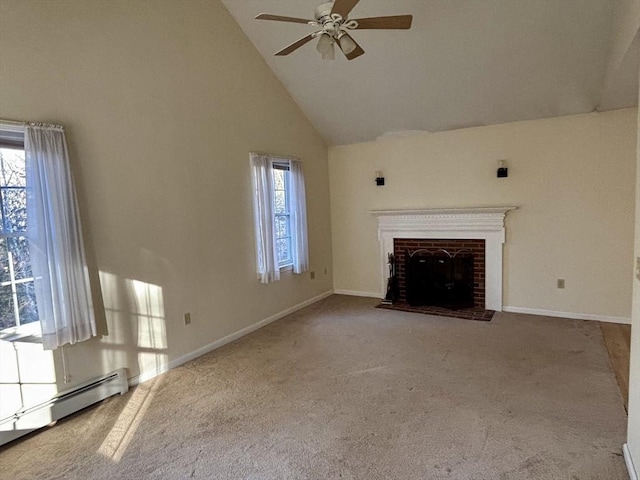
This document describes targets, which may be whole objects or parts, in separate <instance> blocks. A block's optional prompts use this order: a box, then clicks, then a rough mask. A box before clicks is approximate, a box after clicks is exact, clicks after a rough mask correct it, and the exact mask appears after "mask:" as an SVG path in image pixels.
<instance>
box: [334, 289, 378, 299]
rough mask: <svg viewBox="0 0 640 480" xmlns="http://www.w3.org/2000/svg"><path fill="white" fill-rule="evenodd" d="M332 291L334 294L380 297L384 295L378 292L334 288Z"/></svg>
mask: <svg viewBox="0 0 640 480" xmlns="http://www.w3.org/2000/svg"><path fill="white" fill-rule="evenodd" d="M333 293H335V294H336V295H351V296H352V297H370V298H380V299H382V297H384V295H380V293H373V292H359V291H357V290H334V291H333Z"/></svg>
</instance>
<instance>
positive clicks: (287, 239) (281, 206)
mask: <svg viewBox="0 0 640 480" xmlns="http://www.w3.org/2000/svg"><path fill="white" fill-rule="evenodd" d="M272 173H273V205H274V220H275V229H276V250H277V252H278V265H279V266H280V268H282V267H287V266H290V265H291V264H292V260H291V214H290V213H289V205H290V203H291V202H290V200H289V190H290V185H289V184H290V180H289V164H288V163H274V164H273V170H272Z"/></svg>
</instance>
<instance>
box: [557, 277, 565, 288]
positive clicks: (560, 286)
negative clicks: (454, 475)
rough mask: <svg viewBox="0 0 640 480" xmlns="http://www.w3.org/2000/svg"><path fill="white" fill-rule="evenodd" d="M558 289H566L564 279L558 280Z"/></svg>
mask: <svg viewBox="0 0 640 480" xmlns="http://www.w3.org/2000/svg"><path fill="white" fill-rule="evenodd" d="M558 288H564V278H559V279H558Z"/></svg>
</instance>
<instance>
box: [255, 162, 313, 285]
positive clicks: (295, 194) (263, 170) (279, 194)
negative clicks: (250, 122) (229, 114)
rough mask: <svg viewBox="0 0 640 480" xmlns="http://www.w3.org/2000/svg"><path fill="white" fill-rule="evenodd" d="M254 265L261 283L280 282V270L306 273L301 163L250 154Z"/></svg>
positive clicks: (305, 236)
mask: <svg viewBox="0 0 640 480" xmlns="http://www.w3.org/2000/svg"><path fill="white" fill-rule="evenodd" d="M251 165H252V176H253V187H254V224H255V234H256V264H257V273H258V279H259V280H260V281H261V282H262V283H269V282H271V281H275V280H279V279H280V269H281V268H284V267H289V266H290V267H291V268H292V269H293V272H294V273H302V272H305V271H307V270H308V265H309V254H308V247H307V209H306V200H305V188H304V177H303V174H302V162H300V160H297V159H292V158H282V157H273V156H270V155H264V154H256V153H253V154H251Z"/></svg>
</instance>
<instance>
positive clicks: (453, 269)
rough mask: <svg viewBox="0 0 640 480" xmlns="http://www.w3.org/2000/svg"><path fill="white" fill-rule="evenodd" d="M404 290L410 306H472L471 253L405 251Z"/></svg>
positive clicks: (466, 251)
mask: <svg viewBox="0 0 640 480" xmlns="http://www.w3.org/2000/svg"><path fill="white" fill-rule="evenodd" d="M404 258H405V272H406V279H405V288H406V298H407V303H409V305H412V306H423V305H437V306H440V307H444V308H450V309H453V310H457V309H460V308H467V307H473V254H472V253H471V252H470V251H469V250H458V251H457V252H455V253H453V254H452V253H450V252H448V251H447V250H437V251H435V252H430V251H428V250H426V249H420V250H416V251H414V252H410V251H409V249H406V250H405V255H404Z"/></svg>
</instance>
